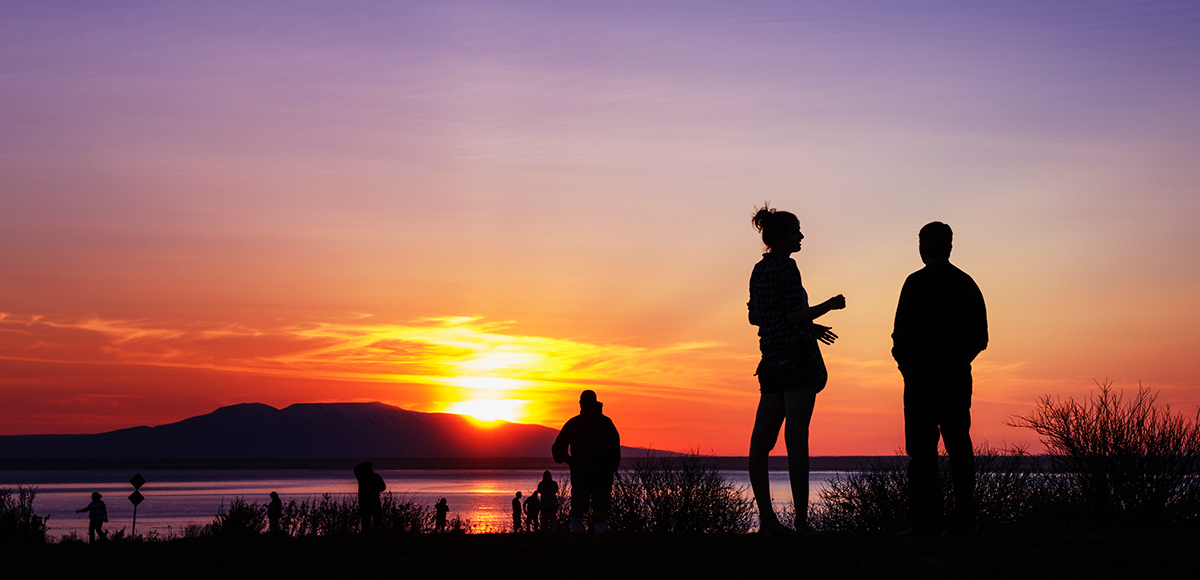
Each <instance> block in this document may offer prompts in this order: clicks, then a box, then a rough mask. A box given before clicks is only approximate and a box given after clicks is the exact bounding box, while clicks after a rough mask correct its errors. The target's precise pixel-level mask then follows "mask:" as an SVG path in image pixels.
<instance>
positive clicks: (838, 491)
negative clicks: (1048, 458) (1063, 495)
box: [808, 448, 1059, 532]
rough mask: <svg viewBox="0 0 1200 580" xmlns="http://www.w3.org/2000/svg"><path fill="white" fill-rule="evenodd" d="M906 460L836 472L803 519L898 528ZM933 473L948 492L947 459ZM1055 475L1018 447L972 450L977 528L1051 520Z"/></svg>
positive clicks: (843, 526) (834, 526)
mask: <svg viewBox="0 0 1200 580" xmlns="http://www.w3.org/2000/svg"><path fill="white" fill-rule="evenodd" d="M907 466H908V461H907V458H906V457H904V456H897V457H895V458H891V459H884V460H876V461H873V462H871V463H870V464H869V465H868V466H867V468H866V469H863V470H862V471H858V472H850V473H846V474H843V475H839V476H838V477H836V478H834V479H833V481H831V482H829V487H828V488H827V489H825V490H823V491H822V492H821V493H820V501H818V502H817V503H815V504H814V505H812V506H809V515H808V519H809V522H810V524H811V525H812V526H813V528H814V529H817V530H821V531H892V532H895V531H900V530H905V529H908V527H909V526H910V522H909V517H908V469H907ZM938 475H939V478H940V480H941V486H942V493H943V497H951V496H952V494H951V490H952V485H953V483H952V482H953V479H952V477H951V472H950V462H949V460H948V459H947V458H946V457H945V456H942V457H941V458H939V461H938ZM1054 483H1055V479H1054V478H1053V477H1048V476H1047V475H1046V474H1044V473H1043V472H1042V470H1041V467H1040V465H1039V463H1038V461H1037V460H1036V458H1034V457H1031V456H1029V455H1028V454H1027V453H1026V452H1025V450H1024V449H1020V448H1017V449H1010V450H995V449H990V448H979V449H976V450H975V504H976V518H977V525H978V527H979V528H980V529H993V530H994V529H1011V528H1021V527H1045V526H1046V525H1048V524H1050V523H1052V522H1053V521H1054V517H1055V514H1054V513H1052V509H1053V507H1054V505H1055V501H1056V500H1057V498H1058V497H1059V493H1058V492H1056V491H1055V487H1054Z"/></svg>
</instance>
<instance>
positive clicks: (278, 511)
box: [267, 492, 283, 534]
mask: <svg viewBox="0 0 1200 580" xmlns="http://www.w3.org/2000/svg"><path fill="white" fill-rule="evenodd" d="M281 517H283V500H281V499H279V494H278V493H275V492H271V502H270V503H268V504H267V522H268V525H267V531H268V532H270V533H272V534H278V533H279V532H280V531H281V530H280V527H279V518H281Z"/></svg>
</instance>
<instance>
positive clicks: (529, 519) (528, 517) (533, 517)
mask: <svg viewBox="0 0 1200 580" xmlns="http://www.w3.org/2000/svg"><path fill="white" fill-rule="evenodd" d="M541 512H542V502H541V500H539V499H538V492H536V491H535V492H533V494H532V495H530V496H529V497H528V498H526V499H525V529H527V530H529V531H531V532H536V531H538V516H539V515H540V514H541Z"/></svg>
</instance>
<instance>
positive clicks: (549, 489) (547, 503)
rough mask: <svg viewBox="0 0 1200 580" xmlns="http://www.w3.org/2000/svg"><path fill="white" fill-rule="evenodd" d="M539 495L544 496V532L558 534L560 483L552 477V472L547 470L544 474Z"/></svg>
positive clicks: (539, 483) (539, 485)
mask: <svg viewBox="0 0 1200 580" xmlns="http://www.w3.org/2000/svg"><path fill="white" fill-rule="evenodd" d="M537 492H538V495H540V496H542V499H541V507H542V531H543V532H557V531H558V483H557V482H555V481H554V478H553V477H551V476H550V470H549V469H547V470H546V471H544V472H543V473H542V480H541V481H539V482H538V486H537Z"/></svg>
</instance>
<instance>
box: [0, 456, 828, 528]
mask: <svg viewBox="0 0 1200 580" xmlns="http://www.w3.org/2000/svg"><path fill="white" fill-rule="evenodd" d="M378 471H379V473H380V475H382V476H383V478H384V480H385V481H386V482H387V486H388V491H391V492H393V493H394V494H397V495H402V496H403V497H404V498H406V499H411V500H413V501H415V502H416V503H419V504H424V505H426V506H427V507H430V508H432V507H433V504H434V503H435V502H437V500H438V499H439V498H443V497H444V498H446V501H447V503H448V504H449V506H450V510H451V511H450V517H455V516H459V517H462V518H463V519H466V520H470V522H471V524H472V526H473V531H475V532H503V531H510V530H511V528H512V498H513V495H514V494H515V492H517V491H520V492H521V495H522V497H525V496H528V495H529V494H530V493H532V492H533V491H534V490H535V489H536V487H537V482H538V481H540V480H541V477H542V470H540V469H537V470H534V469H381V470H378ZM140 473H141V475H142V477H144V478H145V479H146V484H145V485H144V486H142V488H141V492H142V495H144V496H145V501H143V502H142V503H141V505H139V506H138V508H137V531H138V533H142V534H145V533H148V532H151V531H157V532H158V533H160V534H163V535H169V534H180V533H182V529H183V527H184V526H187V525H189V524H208V523H212V520H213V517H214V516H215V515H216V513H217V511H218V510H220V509H221V506H222V505H228V504H229V502H230V500H232V499H234V498H235V497H241V498H244V499H245V500H246V501H251V502H255V503H259V504H266V503H267V502H268V501H270V498H269V497H268V496H269V494H270V493H271V492H272V491H275V492H278V493H279V495H280V497H281V498H282V499H283V501H284V502H285V503H286V502H287V501H288V500H291V499H295V500H298V501H299V500H302V499H305V498H310V497H320V496H321V495H322V494H325V493H329V494H331V495H334V496H340V495H353V494H355V493H356V492H357V489H358V487H357V483H356V482H355V480H354V475H353V474H352V473H350V472H349V471H348V470H340V469H339V470H332V469H264V470H196V469H160V470H153V469H152V470H144V471H141V472H140ZM551 473H552V474H553V476H554V479H555V481H559V482H562V481H563V480H565V479H567V475H568V471H567V470H561V471H560V470H552V471H551ZM721 473H722V474H723V475H724V476H725V478H726V479H727V480H728V481H730V482H732V483H733V484H734V485H736V486H738V487H742V488H744V493H745V494H746V496H747V497H750V479H749V477H748V475H747V474H746V472H745V471H744V470H736V471H735V470H721ZM133 475H134V471H133V470H126V469H121V470H117V469H93V470H76V471H71V470H12V471H0V488H12V489H13V493H14V494H15V493H16V487H17V486H18V485H25V486H37V497H36V498H35V499H34V511H35V512H36V513H37V514H38V515H42V516H45V515H49V516H50V519H49V521H48V522H47V525H48V527H49V531H50V536H51V537H53V538H59V537H61V536H63V535H67V534H70V533H71V532H76V533H78V534H79V535H80V536H83V537H86V535H87V527H88V522H87V514H86V513H82V514H80V513H75V510H77V509H81V508H83V507H85V506H87V505H88V503H89V502H90V501H91V494H92V492H93V491H98V492H100V493H101V494H103V496H104V502H105V504H106V505H107V507H108V519H109V522H108V523H107V524H105V526H104V527H105V529H106V530H110V531H111V530H120V529H121V528H125V529H126V532H131V531H132V527H133V516H134V508H133V506H132V504H130V502H129V500H128V499H127V498H128V496H129V495H130V494H131V493H132V492H133V486H132V485H130V484H129V479H130V478H131V477H133ZM837 475H838V472H836V471H813V472H812V473H811V475H810V477H809V501H810V502H815V501H816V500H817V497H818V494H819V493H820V491H821V490H822V489H824V488H825V487H827V486H828V484H829V481H830V480H831V479H833V478H834V477H836V476H837ZM770 479H771V497H772V499H773V500H774V502H775V505H776V509H777V510H778V509H780V508H781V507H782V506H783V505H785V504H787V503H788V502H790V501H791V489H790V486H789V483H788V475H787V472H786V471H771V472H770Z"/></svg>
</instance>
